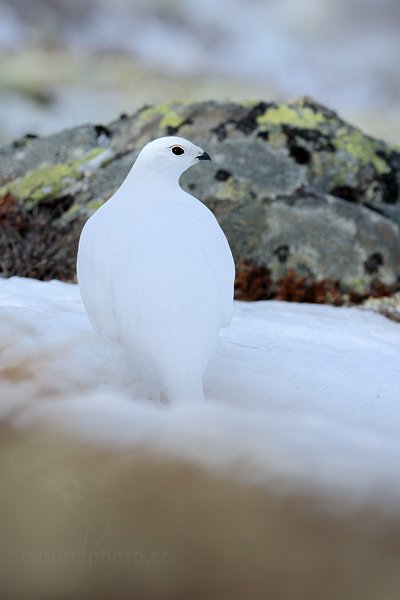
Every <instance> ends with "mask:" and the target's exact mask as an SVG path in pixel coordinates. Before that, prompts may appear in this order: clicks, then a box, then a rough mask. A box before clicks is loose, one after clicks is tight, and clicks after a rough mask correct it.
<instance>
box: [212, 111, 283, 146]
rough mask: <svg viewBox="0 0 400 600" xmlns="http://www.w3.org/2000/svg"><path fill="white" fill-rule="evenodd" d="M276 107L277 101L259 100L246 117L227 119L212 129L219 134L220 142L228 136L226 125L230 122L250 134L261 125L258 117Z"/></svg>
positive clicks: (242, 131) (239, 129)
mask: <svg viewBox="0 0 400 600" xmlns="http://www.w3.org/2000/svg"><path fill="white" fill-rule="evenodd" d="M274 107H276V102H259V103H258V104H256V105H255V106H253V107H252V108H251V109H250V110H249V111H248V113H247V114H246V115H245V116H244V117H241V118H240V119H227V120H226V121H223V122H222V123H220V124H219V125H217V126H216V127H213V128H212V129H211V130H210V131H211V133H214V134H215V135H216V136H217V139H218V141H219V142H223V141H224V139H225V138H226V136H227V133H226V126H227V125H229V124H231V125H233V126H234V127H235V128H236V129H237V130H238V131H240V132H241V133H244V134H245V135H250V134H251V133H253V131H254V130H255V129H257V127H259V125H258V122H257V117H260V116H261V115H263V114H264V113H265V111H266V110H267V109H268V108H274Z"/></svg>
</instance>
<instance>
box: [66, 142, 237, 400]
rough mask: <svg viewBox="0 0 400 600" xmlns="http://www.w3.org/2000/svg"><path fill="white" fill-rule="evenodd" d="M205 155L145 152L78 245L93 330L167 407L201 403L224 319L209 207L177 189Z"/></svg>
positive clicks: (227, 262)
mask: <svg viewBox="0 0 400 600" xmlns="http://www.w3.org/2000/svg"><path fill="white" fill-rule="evenodd" d="M176 146H178V147H179V148H182V149H183V153H181V154H179V155H176V154H174V153H173V148H174V147H176ZM179 152H180V151H179ZM205 156H207V155H206V154H205V153H204V152H203V150H202V149H200V148H198V147H197V146H195V145H194V144H192V143H191V142H188V141H187V140H185V139H183V138H179V137H165V138H160V139H158V140H155V141H153V142H151V143H150V144H148V145H147V146H145V147H144V149H143V150H142V152H141V153H140V154H139V156H138V158H137V160H136V162H135V164H134V166H133V167H132V170H131V172H130V173H129V175H128V177H127V178H126V180H125V181H124V183H123V185H122V186H121V188H120V189H119V190H118V191H117V192H116V194H115V195H114V196H113V197H112V198H111V199H110V200H109V201H108V202H106V203H105V204H104V205H103V206H102V207H101V208H100V209H99V210H98V211H97V212H96V213H95V214H94V215H93V216H92V217H91V218H90V219H89V220H88V222H87V223H86V225H85V227H84V229H83V231H82V234H81V238H80V242H79V251H78V262H77V271H78V281H79V286H80V290H81V295H82V299H83V302H84V305H85V308H86V310H87V313H88V315H89V318H90V320H91V322H92V324H93V326H94V328H95V329H96V330H97V331H98V332H99V333H102V334H104V335H106V336H107V337H108V338H110V339H111V340H115V341H118V342H120V343H121V344H122V345H123V346H124V347H125V348H126V350H127V351H128V353H129V355H130V357H131V359H132V361H133V362H134V363H135V364H136V365H138V366H140V369H141V372H142V373H143V375H144V376H146V377H154V376H155V377H156V378H157V379H158V380H159V381H160V383H161V385H162V387H163V388H164V389H165V391H166V393H167V396H168V398H169V400H170V401H171V402H174V401H196V400H200V399H202V398H203V383H202V378H203V373H204V371H205V368H206V366H207V363H208V361H209V360H210V358H211V357H212V355H213V353H214V350H215V347H216V343H217V339H218V332H219V329H220V327H221V326H227V325H228V324H229V322H230V320H231V316H232V307H233V280H234V263H233V259H232V254H231V251H230V248H229V245H228V242H227V240H226V238H225V235H224V233H223V232H222V230H221V228H220V226H219V225H218V223H217V221H216V219H215V217H214V215H213V214H212V213H211V212H210V211H209V210H208V208H207V207H206V206H204V204H202V203H201V202H200V201H198V200H197V199H196V198H194V197H193V196H191V195H190V194H188V193H186V192H185V191H184V190H182V188H181V187H180V186H179V177H180V175H181V174H182V173H183V171H185V170H186V169H187V168H188V167H190V166H192V165H193V164H195V163H196V162H198V160H199V158H200V157H203V158H204V157H205Z"/></svg>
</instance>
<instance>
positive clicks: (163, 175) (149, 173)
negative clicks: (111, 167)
mask: <svg viewBox="0 0 400 600" xmlns="http://www.w3.org/2000/svg"><path fill="white" fill-rule="evenodd" d="M179 179H180V173H175V172H174V171H172V172H171V170H168V169H165V168H157V167H156V168H152V169H149V168H148V167H146V165H142V164H141V163H140V162H136V163H135V164H134V165H133V167H132V169H131V170H130V172H129V174H128V176H127V178H126V180H125V183H124V185H128V186H130V187H131V188H132V189H133V188H134V189H140V190H141V189H143V190H146V193H147V194H148V193H149V192H152V191H153V192H155V193H158V194H161V195H163V194H165V193H168V191H171V192H175V193H176V191H177V190H178V189H180V185H179Z"/></svg>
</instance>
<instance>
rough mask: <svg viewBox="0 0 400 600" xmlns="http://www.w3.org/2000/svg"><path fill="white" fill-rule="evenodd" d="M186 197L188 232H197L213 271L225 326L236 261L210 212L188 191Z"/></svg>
mask: <svg viewBox="0 0 400 600" xmlns="http://www.w3.org/2000/svg"><path fill="white" fill-rule="evenodd" d="M188 196H189V198H190V199H191V201H190V205H188V207H187V208H188V210H187V213H186V215H185V217H186V220H188V221H190V220H192V222H193V227H190V228H189V231H190V232H191V233H190V235H193V232H196V234H197V236H198V244H199V245H200V246H201V249H202V252H203V254H204V256H205V258H206V260H207V263H208V265H209V267H210V269H212V271H213V272H214V273H215V276H216V281H217V282H218V287H219V294H220V301H221V308H222V315H221V326H222V327H227V326H228V325H229V323H230V322H231V320H232V314H233V293H234V279H235V263H234V260H233V257H232V252H231V249H230V247H229V244H228V240H227V239H226V236H225V234H224V232H223V231H222V229H221V227H220V225H219V223H218V221H217V219H216V218H215V216H214V215H213V213H212V212H211V211H210V210H209V209H208V208H207V207H206V206H205V205H204V204H203V203H202V202H200V201H199V200H197V199H196V198H194V197H193V196H190V194H188ZM188 204H189V203H188Z"/></svg>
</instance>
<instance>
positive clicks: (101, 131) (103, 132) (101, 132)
mask: <svg viewBox="0 0 400 600" xmlns="http://www.w3.org/2000/svg"><path fill="white" fill-rule="evenodd" d="M94 131H95V134H96V137H97V138H99V137H102V136H105V137H107V138H111V137H112V132H111V131H110V130H109V129H108V127H105V126H104V125H94Z"/></svg>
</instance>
